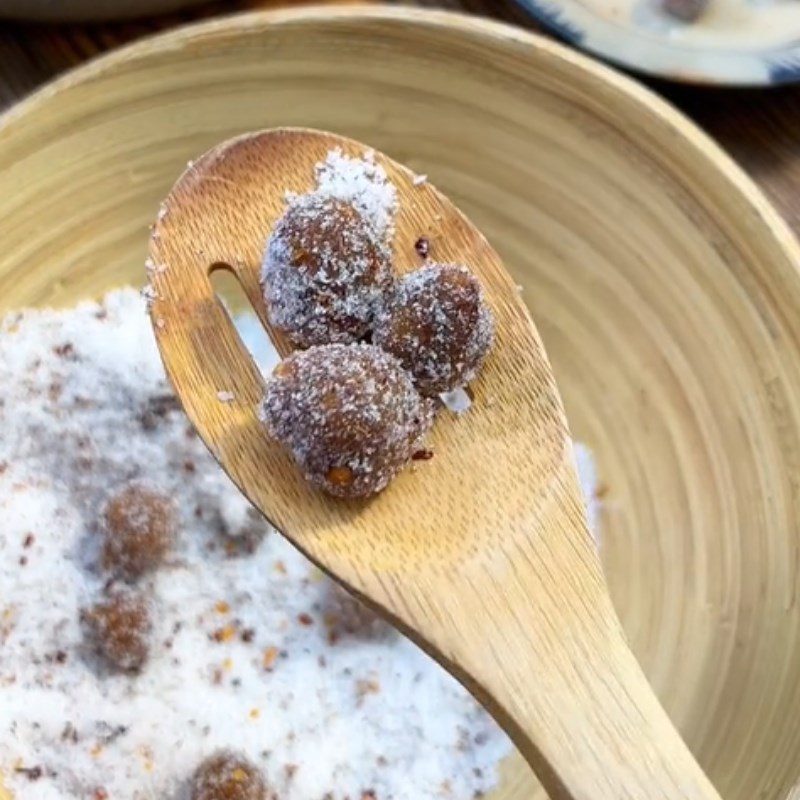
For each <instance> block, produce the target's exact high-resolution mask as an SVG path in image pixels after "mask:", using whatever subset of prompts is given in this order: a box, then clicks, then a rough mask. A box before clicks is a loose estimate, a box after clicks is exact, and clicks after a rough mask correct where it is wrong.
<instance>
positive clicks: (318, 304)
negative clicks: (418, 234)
mask: <svg viewBox="0 0 800 800" xmlns="http://www.w3.org/2000/svg"><path fill="white" fill-rule="evenodd" d="M392 280H393V271H392V262H391V250H390V248H389V244H388V241H387V235H386V233H385V232H382V231H381V230H380V229H379V227H378V226H377V225H374V224H372V223H371V221H370V220H369V219H368V218H367V217H366V216H365V215H364V214H363V213H362V212H361V211H359V210H358V209H356V207H355V206H353V205H352V204H351V203H348V202H346V201H343V200H339V199H336V198H332V197H326V196H323V195H319V194H307V195H302V196H299V197H296V198H294V199H293V200H292V201H291V203H290V205H289V207H288V208H287V209H286V212H285V213H284V215H283V217H281V219H280V220H279V221H278V223H277V224H276V226H275V229H274V231H273V233H272V236H271V237H270V239H269V242H268V244H267V248H266V252H265V254H264V261H263V265H262V272H261V285H262V289H263V291H264V299H265V302H266V305H267V309H268V312H269V316H270V320H271V321H272V323H273V324H274V325H276V326H277V327H278V328H281V329H282V330H284V331H285V332H286V333H287V335H288V336H289V338H290V339H291V340H292V342H294V344H296V345H298V346H299V347H309V346H310V345H314V344H330V343H334V342H342V343H348V342H355V341H358V340H359V339H361V338H363V337H364V336H365V335H366V334H367V333H368V332H369V330H370V327H371V325H372V320H373V318H374V316H375V312H376V310H377V308H378V306H379V305H380V303H381V301H382V298H383V296H384V294H385V293H386V291H387V290H388V289H389V288H390V287H391V285H392Z"/></svg>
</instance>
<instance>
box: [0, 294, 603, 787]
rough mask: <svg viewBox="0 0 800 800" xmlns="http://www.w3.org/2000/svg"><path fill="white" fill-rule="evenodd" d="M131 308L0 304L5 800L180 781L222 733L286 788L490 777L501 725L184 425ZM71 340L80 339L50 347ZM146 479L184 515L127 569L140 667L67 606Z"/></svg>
mask: <svg viewBox="0 0 800 800" xmlns="http://www.w3.org/2000/svg"><path fill="white" fill-rule="evenodd" d="M142 311H143V301H142V299H141V298H140V297H139V296H138V295H137V294H136V292H134V291H132V290H123V291H119V292H114V293H112V294H110V295H109V296H108V297H107V298H106V299H105V301H104V302H103V303H102V304H100V305H98V304H94V303H84V304H82V305H80V306H78V307H77V308H75V309H73V310H70V311H60V312H24V313H22V314H16V315H14V316H10V317H7V318H6V319H5V320H3V322H2V323H0V386H2V387H3V389H2V398H0V399H2V401H3V402H0V425H1V426H2V430H3V432H4V433H3V436H2V437H0V465H3V468H2V469H0V513H2V518H3V526H2V527H1V528H0V586H2V587H3V592H2V597H0V647H2V659H0V691H2V693H3V702H2V704H0V772H2V774H3V779H4V780H5V782H6V784H7V786H8V788H9V789H10V790H11V791H12V793H13V794H14V796H15V797H16V798H17V800H64V798H75V799H76V800H78V798H81V799H82V798H89V797H108V798H125V800H149V799H150V798H153V797H159V798H163V800H177V798H180V797H183V794H182V792H183V791H184V789H185V786H186V780H187V779H188V777H189V776H190V775H191V774H192V772H193V771H194V770H195V769H196V768H197V767H198V765H199V764H200V763H201V762H202V761H203V759H204V758H206V757H208V756H209V755H211V754H212V753H213V752H214V751H216V750H218V749H220V748H228V747H235V748H236V749H237V751H240V752H241V753H242V754H243V755H244V756H246V757H247V758H249V759H250V760H251V761H253V762H254V763H256V764H258V765H260V766H261V767H262V768H263V769H264V771H265V773H266V774H267V775H268V777H269V780H270V783H271V784H272V785H271V788H272V789H274V791H275V792H276V794H277V796H278V797H280V798H281V800H307V798H321V797H324V796H326V795H328V796H329V797H330V798H332V799H333V800H341V799H342V798H344V797H348V796H349V797H350V798H354V797H361V796H362V793H364V792H365V791H367V789H369V790H370V791H371V792H372V793H374V796H375V797H377V798H378V800H384V798H385V799H387V800H388V798H395V799H396V800H406V799H407V798H408V799H409V800H410V799H411V798H417V797H419V796H426V795H427V796H433V795H435V794H437V793H438V791H439V789H440V788H441V787H442V786H443V785H445V784H447V785H448V786H449V795H450V796H451V797H452V798H454V800H471V798H473V797H474V796H475V795H476V794H478V793H483V792H486V791H488V790H490V789H491V788H492V787H493V786H494V785H495V784H496V782H497V780H498V765H499V762H500V760H501V759H502V758H503V757H504V756H505V755H507V754H508V753H509V752H510V751H511V745H510V743H509V741H508V739H507V738H506V737H505V736H504V735H503V734H502V732H501V731H500V730H499V729H498V728H497V726H496V725H495V724H494V723H493V722H492V721H491V720H490V719H489V718H488V716H487V715H486V714H485V712H484V711H482V710H481V709H480V708H479V706H478V705H477V704H476V703H475V701H474V700H472V698H471V697H470V696H469V695H468V694H467V693H466V692H465V690H464V689H463V688H462V687H461V686H460V685H459V684H458V683H457V682H456V681H455V680H453V679H452V678H450V677H449V676H448V675H447V674H446V673H445V672H444V671H443V670H441V669H440V668H439V667H438V666H437V665H436V664H435V663H434V662H433V661H431V660H430V659H429V658H428V657H427V656H426V655H424V654H423V653H422V652H421V651H420V650H419V649H418V648H416V647H415V646H414V645H413V644H411V643H410V642H409V641H408V640H407V639H405V638H404V637H403V636H401V635H400V634H398V633H396V632H395V631H394V630H393V629H392V628H390V627H389V626H388V625H386V624H385V623H383V622H382V621H380V620H378V619H376V618H375V617H374V616H373V615H372V614H371V613H370V612H369V611H367V610H366V609H364V608H363V607H362V606H361V605H360V604H358V603H357V602H356V601H355V600H353V599H352V598H350V597H349V596H347V595H344V594H343V593H342V592H341V591H340V590H339V589H338V588H336V587H335V586H334V584H333V583H332V582H331V581H330V580H328V579H327V578H325V577H324V576H322V575H321V574H320V573H319V572H318V570H316V569H315V568H314V567H313V566H312V565H310V564H309V563H308V562H307V561H306V560H305V559H304V558H303V557H302V556H301V555H300V554H299V553H298V552H297V551H296V550H295V549H294V548H292V547H291V546H290V545H289V544H287V543H286V542H285V541H284V540H283V539H282V538H281V537H280V536H278V535H276V534H274V533H270V532H269V530H268V528H267V526H266V524H265V523H264V522H263V521H261V520H260V519H259V518H257V517H256V516H255V515H254V514H253V513H252V511H251V509H250V507H249V505H248V504H247V502H246V501H245V500H244V499H243V498H241V496H240V495H239V494H238V493H237V491H236V490H235V488H234V487H233V486H232V485H231V483H230V482H229V480H228V479H227V478H226V477H225V476H224V474H223V473H222V471H221V470H220V469H219V468H218V466H217V465H216V464H215V463H214V462H213V459H212V458H211V456H210V455H209V454H208V452H207V451H206V449H205V447H204V446H203V444H202V443H201V442H200V440H199V439H198V438H197V437H196V436H194V435H192V434H191V432H190V429H187V423H186V419H185V417H184V416H183V414H182V413H180V410H179V407H178V405H177V403H176V402H175V400H174V397H173V395H172V393H171V391H170V389H169V386H168V384H167V382H166V380H165V377H164V373H163V368H162V366H161V363H160V360H159V357H158V354H157V350H156V347H155V343H154V339H153V334H152V330H151V329H150V326H149V323H148V321H147V318H146V316H145V315H144V314H143V313H142ZM67 342H69V343H71V345H72V348H73V350H74V355H75V359H65V358H62V357H59V356H57V355H56V354H55V353H54V352H53V349H54V348H57V347H62V346H63V345H64V344H65V343H67ZM44 354H47V355H46V356H45V355H44ZM54 384H57V385H58V386H59V387H60V389H59V391H58V392H57V393H53V392H52V386H53V385H54ZM145 423H146V424H145ZM580 459H581V456H580V453H579V462H580ZM187 464H191V465H192V470H191V472H187V470H186V469H185V466H186V465H187ZM452 468H453V469H457V464H455V463H454V464H453V465H452ZM144 478H146V480H147V481H148V483H149V484H152V485H154V486H156V487H157V488H158V489H159V490H160V491H162V492H163V493H164V494H166V495H168V496H170V497H171V498H173V499H174V501H175V503H176V506H177V509H178V516H179V531H180V532H179V535H178V538H177V540H176V541H175V544H174V548H173V550H172V554H171V557H170V560H169V562H168V564H167V565H166V566H164V567H162V568H161V569H160V570H158V571H157V572H155V573H152V574H150V575H147V576H145V577H143V578H142V579H140V581H139V586H140V588H141V589H142V590H145V591H147V592H148V596H149V597H151V598H152V603H153V610H154V613H153V625H154V629H153V631H152V633H151V638H150V640H149V642H150V655H149V658H148V660H147V662H146V663H145V664H144V665H143V666H142V670H141V673H140V674H138V675H135V676H134V675H129V674H125V673H118V672H111V671H109V670H107V669H104V668H103V665H102V664H100V663H97V661H96V660H95V658H94V656H93V655H92V654H91V652H87V650H86V647H85V641H84V638H83V637H84V634H83V631H82V629H81V625H80V621H79V610H80V609H81V608H85V607H87V606H88V605H91V604H92V603H93V602H95V601H96V600H97V598H98V596H99V595H100V594H101V593H102V590H103V585H104V581H105V576H104V574H103V573H102V572H101V571H99V570H98V569H97V568H96V562H97V542H96V539H95V536H94V534H93V530H94V529H95V527H96V526H97V523H98V519H99V515H100V509H102V508H103V504H104V503H105V502H106V501H107V499H108V496H109V494H110V493H111V492H112V491H113V489H114V488H115V487H117V486H120V485H123V484H125V483H127V482H129V481H131V480H137V479H144ZM590 488H591V487H590ZM29 534H33V536H32V537H30V536H29ZM254 534H258V535H257V536H256V537H255V538H253V535H254ZM242 539H246V540H247V541H248V542H252V543H253V544H252V546H251V547H250V549H248V548H244V547H241V546H239V545H240V544H241V541H242ZM26 543H27V544H26ZM23 552H24V553H25V556H26V558H27V559H28V564H27V566H25V567H24V568H22V567H20V566H19V563H18V559H19V557H20V556H21V555H22V553H23ZM223 608H224V609H225V610H224V613H223V612H222V611H220V609H223ZM301 617H302V619H304V620H305V619H311V623H312V624H310V625H309V624H304V623H301V622H300V621H299V620H300V619H301ZM228 627H230V630H231V632H230V633H228V632H223V633H221V634H219V635H218V636H215V634H216V633H217V632H218V631H220V630H224V631H227V629H228ZM365 687H366V690H365ZM254 709H257V710H258V713H256V714H254V713H253V710H254ZM15 766H18V767H20V770H21V771H15V769H14V767H15ZM33 771H35V773H34V772H33ZM33 774H36V776H37V777H36V780H33V779H32V777H31V776H32V775H33ZM370 796H372V795H370Z"/></svg>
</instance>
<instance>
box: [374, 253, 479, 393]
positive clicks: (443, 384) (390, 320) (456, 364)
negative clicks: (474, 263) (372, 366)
mask: <svg viewBox="0 0 800 800" xmlns="http://www.w3.org/2000/svg"><path fill="white" fill-rule="evenodd" d="M493 331H494V325H493V321H492V314H491V311H490V310H489V307H488V306H487V304H486V300H485V299H484V296H483V290H482V289H481V286H480V283H479V282H478V280H477V278H476V277H475V276H474V275H473V274H472V273H471V272H470V271H469V270H468V269H467V268H466V267H464V266H460V265H456V264H430V265H428V266H425V267H423V268H422V269H419V270H417V271H416V272H411V273H409V274H408V275H405V276H404V277H403V278H402V279H401V280H400V281H399V282H398V283H397V285H396V287H395V289H394V291H393V292H392V293H391V294H390V296H389V297H388V299H387V301H386V303H385V305H384V306H383V308H382V309H381V310H380V312H379V313H378V315H377V318H376V321H375V330H374V334H373V341H374V342H375V344H376V345H378V346H380V347H382V348H383V349H384V350H386V351H387V352H389V353H391V354H392V355H394V356H395V357H396V358H397V359H398V360H399V361H400V363H401V364H402V365H403V367H405V369H407V370H408V371H409V372H410V373H411V374H412V375H413V376H414V382H415V384H416V386H417V388H418V389H419V391H420V392H421V393H422V394H424V395H428V396H430V395H435V394H440V393H442V392H449V391H452V390H453V389H456V388H458V387H460V386H464V385H465V384H467V383H469V382H470V381H471V380H473V379H474V378H475V376H476V375H477V373H478V371H479V370H480V368H481V366H482V364H483V362H484V359H485V358H486V355H487V353H488V352H489V349H490V347H491V344H492V338H493Z"/></svg>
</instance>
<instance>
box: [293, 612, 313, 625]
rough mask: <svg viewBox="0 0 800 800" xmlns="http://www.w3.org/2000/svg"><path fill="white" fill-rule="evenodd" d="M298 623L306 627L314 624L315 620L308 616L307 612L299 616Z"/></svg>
mask: <svg viewBox="0 0 800 800" xmlns="http://www.w3.org/2000/svg"><path fill="white" fill-rule="evenodd" d="M297 621H298V622H299V623H300V624H301V625H305V626H306V627H308V626H309V625H313V624H314V618H313V617H312V616H311V615H310V614H306V613H305V612H303V613H302V614H298V615H297Z"/></svg>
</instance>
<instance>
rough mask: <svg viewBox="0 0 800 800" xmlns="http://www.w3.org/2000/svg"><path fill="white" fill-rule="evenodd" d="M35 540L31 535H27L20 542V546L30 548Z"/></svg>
mask: <svg viewBox="0 0 800 800" xmlns="http://www.w3.org/2000/svg"><path fill="white" fill-rule="evenodd" d="M35 539H36V537H35V536H34V535H33V534H32V533H29V534H27V535H26V536H25V539H24V540H23V541H22V546H23V547H30V546H31V545H32V544H33V543H34V541H35Z"/></svg>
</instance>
